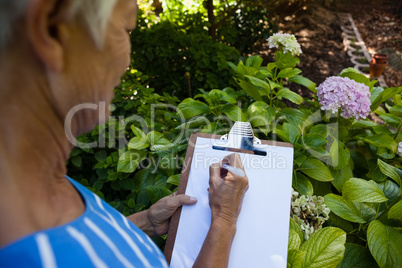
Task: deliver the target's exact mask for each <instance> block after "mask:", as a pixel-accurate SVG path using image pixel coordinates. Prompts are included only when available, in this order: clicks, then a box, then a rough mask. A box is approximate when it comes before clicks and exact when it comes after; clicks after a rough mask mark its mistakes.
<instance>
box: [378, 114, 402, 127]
mask: <svg viewBox="0 0 402 268" xmlns="http://www.w3.org/2000/svg"><path fill="white" fill-rule="evenodd" d="M380 118H381V119H382V120H384V121H385V122H386V123H387V124H388V125H390V126H393V127H395V128H397V127H398V126H399V124H400V122H401V118H400V116H397V115H393V114H382V115H380Z"/></svg>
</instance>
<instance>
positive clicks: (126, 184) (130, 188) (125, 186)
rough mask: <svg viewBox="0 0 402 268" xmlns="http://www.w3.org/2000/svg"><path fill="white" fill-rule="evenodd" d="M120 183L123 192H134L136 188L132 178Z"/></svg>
mask: <svg viewBox="0 0 402 268" xmlns="http://www.w3.org/2000/svg"><path fill="white" fill-rule="evenodd" d="M119 183H120V186H121V188H122V189H123V190H128V191H133V190H134V188H135V184H134V180H133V179H132V178H128V179H125V180H121V181H119Z"/></svg>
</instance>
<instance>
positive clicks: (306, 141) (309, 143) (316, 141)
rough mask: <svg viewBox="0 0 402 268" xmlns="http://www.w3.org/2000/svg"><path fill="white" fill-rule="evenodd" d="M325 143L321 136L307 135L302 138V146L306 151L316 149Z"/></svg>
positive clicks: (325, 140)
mask: <svg viewBox="0 0 402 268" xmlns="http://www.w3.org/2000/svg"><path fill="white" fill-rule="evenodd" d="M326 143H327V139H326V138H325V137H323V136H322V134H315V133H312V134H311V133H308V134H306V135H304V136H303V143H302V144H303V145H304V146H305V148H307V149H318V148H320V147H321V146H323V145H324V144H326Z"/></svg>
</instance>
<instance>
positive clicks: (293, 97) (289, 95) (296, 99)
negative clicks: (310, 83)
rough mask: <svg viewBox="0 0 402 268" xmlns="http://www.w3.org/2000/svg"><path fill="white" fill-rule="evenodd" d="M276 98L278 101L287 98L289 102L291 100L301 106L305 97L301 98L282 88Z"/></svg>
mask: <svg viewBox="0 0 402 268" xmlns="http://www.w3.org/2000/svg"><path fill="white" fill-rule="evenodd" d="M276 96H277V97H278V99H280V100H281V99H282V98H285V99H287V100H290V101H291V102H293V103H296V104H301V103H302V102H303V97H302V96H300V95H299V94H297V93H295V92H293V91H291V90H290V89H288V88H285V87H284V88H281V89H280V90H279V91H278V92H277V93H276Z"/></svg>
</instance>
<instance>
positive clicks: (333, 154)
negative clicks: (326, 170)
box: [327, 139, 350, 169]
mask: <svg viewBox="0 0 402 268" xmlns="http://www.w3.org/2000/svg"><path fill="white" fill-rule="evenodd" d="M329 153H330V157H329V159H328V162H327V163H328V164H329V165H331V166H332V167H333V168H334V169H343V168H345V167H346V166H347V165H348V163H349V160H350V152H349V149H348V148H346V147H345V145H344V143H343V142H341V141H338V140H337V139H334V140H333V141H332V144H331V147H330V149H329Z"/></svg>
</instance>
